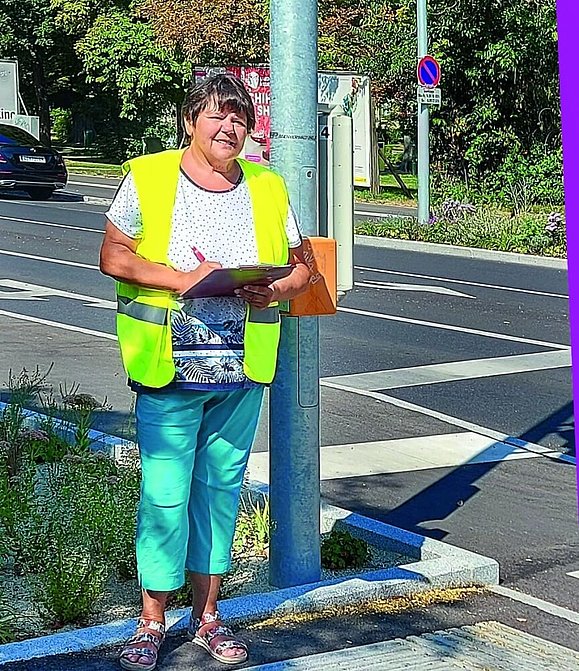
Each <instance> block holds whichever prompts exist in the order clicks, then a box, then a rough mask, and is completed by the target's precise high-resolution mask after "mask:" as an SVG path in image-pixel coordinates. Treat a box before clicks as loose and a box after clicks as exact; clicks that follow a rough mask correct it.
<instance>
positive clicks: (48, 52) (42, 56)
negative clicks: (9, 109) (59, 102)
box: [0, 0, 81, 143]
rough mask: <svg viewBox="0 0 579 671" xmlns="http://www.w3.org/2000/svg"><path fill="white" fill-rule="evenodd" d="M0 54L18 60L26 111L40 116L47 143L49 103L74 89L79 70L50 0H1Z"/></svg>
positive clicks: (41, 132) (42, 132) (69, 43)
mask: <svg viewBox="0 0 579 671" xmlns="http://www.w3.org/2000/svg"><path fill="white" fill-rule="evenodd" d="M0 54H1V56H2V57H3V58H14V59H16V60H18V64H19V75H20V89H21V92H22V94H23V98H24V101H25V103H26V107H27V108H28V110H29V112H31V113H33V114H38V116H39V118H40V136H41V139H42V140H43V141H44V142H48V143H49V142H50V105H51V100H52V99H53V98H54V97H55V96H57V95H58V94H60V93H62V92H65V91H67V90H70V89H73V88H74V86H75V84H76V83H77V80H78V73H79V71H80V70H81V66H80V63H79V61H78V58H77V57H76V55H75V53H74V49H73V42H72V41H71V40H70V39H69V37H68V36H67V35H66V34H65V33H64V32H63V31H62V29H61V28H60V27H59V26H58V25H56V23H55V21H54V12H53V10H52V8H51V4H50V0H2V8H1V10H0Z"/></svg>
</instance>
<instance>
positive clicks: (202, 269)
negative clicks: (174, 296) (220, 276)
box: [178, 261, 222, 294]
mask: <svg viewBox="0 0 579 671" xmlns="http://www.w3.org/2000/svg"><path fill="white" fill-rule="evenodd" d="M221 267H222V266H221V264H220V263H218V262H217V261H203V262H202V263H200V264H199V265H198V266H197V268H195V270H190V271H189V272H181V273H180V278H179V287H178V293H179V294H184V293H185V292H186V291H187V289H190V288H191V287H192V286H195V285H196V284H199V282H201V280H202V279H204V278H205V277H207V275H209V273H212V272H213V271H214V270H216V269H217V268H221Z"/></svg>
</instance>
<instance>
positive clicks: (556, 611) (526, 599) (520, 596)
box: [489, 585, 579, 624]
mask: <svg viewBox="0 0 579 671" xmlns="http://www.w3.org/2000/svg"><path fill="white" fill-rule="evenodd" d="M489 589H490V591H491V592H494V593H495V594H499V595H500V596H506V597H507V598H508V599H512V600H513V601H518V602H519V603H524V604H526V605H527V606H532V607H533V608H537V609H538V610H542V611H543V612H544V613H549V615H554V616H555V617H560V618H561V619H563V620H568V621H569V622H573V623H574V624H579V613H577V612H576V611H574V610H570V609H569V608H564V607H563V606H557V605H556V604H554V603H550V602H549V601H543V599H537V597H534V596H531V595H530V594H524V593H523V592H517V591H516V590H514V589H509V588H508V587H503V586H502V585H493V586H492V587H489Z"/></svg>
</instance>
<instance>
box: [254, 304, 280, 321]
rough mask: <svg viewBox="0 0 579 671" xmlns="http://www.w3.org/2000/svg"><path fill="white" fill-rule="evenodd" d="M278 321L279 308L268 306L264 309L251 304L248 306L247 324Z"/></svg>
mask: <svg viewBox="0 0 579 671" xmlns="http://www.w3.org/2000/svg"><path fill="white" fill-rule="evenodd" d="M278 321H279V308H278V307H270V308H265V310H258V309H257V308H254V307H253V306H252V305H250V306H249V314H248V317H247V322H248V323H249V324H277V322H278Z"/></svg>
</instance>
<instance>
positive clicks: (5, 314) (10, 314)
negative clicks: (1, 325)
mask: <svg viewBox="0 0 579 671" xmlns="http://www.w3.org/2000/svg"><path fill="white" fill-rule="evenodd" d="M0 315H1V316H3V317H12V318H13V319H20V320H21V321H25V322H33V323H34V324H41V325H42V326H53V327H54V328H57V329H63V330H64V331H76V332H77V333H84V334H85V335H90V336H96V337H97V338H106V339H107V340H116V339H117V336H116V335H113V334H112V333H105V332H104V331H93V330H92V329H85V328H82V327H80V326H73V325H72V324H63V323H62V322H53V321H50V320H49V319H41V318H40V317H31V316H30V315H22V314H20V313H18V312H8V311H6V310H0Z"/></svg>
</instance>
